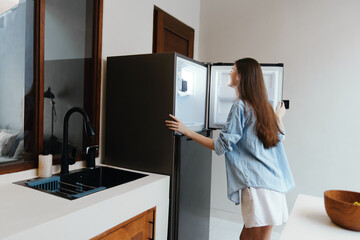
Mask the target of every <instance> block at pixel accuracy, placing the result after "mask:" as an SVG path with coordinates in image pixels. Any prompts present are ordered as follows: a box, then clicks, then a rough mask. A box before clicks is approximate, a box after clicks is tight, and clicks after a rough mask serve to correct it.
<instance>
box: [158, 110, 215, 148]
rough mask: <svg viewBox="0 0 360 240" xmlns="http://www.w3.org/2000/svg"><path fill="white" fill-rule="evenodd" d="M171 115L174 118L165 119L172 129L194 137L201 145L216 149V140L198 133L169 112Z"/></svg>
mask: <svg viewBox="0 0 360 240" xmlns="http://www.w3.org/2000/svg"><path fill="white" fill-rule="evenodd" d="M169 116H170V117H171V118H172V119H173V120H174V121H172V120H165V123H166V126H167V127H168V128H169V129H170V130H174V131H177V132H179V133H181V134H184V135H185V136H187V137H189V138H191V139H193V140H194V141H196V142H198V143H200V144H201V145H203V146H205V147H207V148H210V149H211V150H215V148H214V140H213V139H212V138H208V137H205V136H203V135H201V134H198V133H196V132H194V131H191V130H190V129H188V128H187V127H186V126H185V124H183V123H182V122H181V121H180V120H179V119H177V118H176V117H174V116H173V115H171V114H169Z"/></svg>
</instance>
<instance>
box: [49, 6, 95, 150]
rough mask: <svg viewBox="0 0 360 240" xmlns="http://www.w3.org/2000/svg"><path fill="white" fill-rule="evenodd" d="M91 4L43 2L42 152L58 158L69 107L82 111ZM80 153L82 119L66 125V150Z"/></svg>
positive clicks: (76, 117) (88, 61)
mask: <svg viewBox="0 0 360 240" xmlns="http://www.w3.org/2000/svg"><path fill="white" fill-rule="evenodd" d="M92 15H93V0H76V1H73V0H62V1H59V0H46V4H45V52H44V54H45V61H44V88H45V89H44V135H43V139H44V146H43V152H44V153H45V154H46V153H51V154H53V155H57V154H61V150H62V138H63V121H64V116H65V114H66V112H67V111H68V110H69V109H70V108H72V107H80V108H84V97H85V96H84V93H85V92H86V81H85V80H87V81H89V74H90V73H89V72H90V71H91V69H90V64H91V57H92V23H93V17H92ZM74 147H75V148H76V149H77V150H78V151H81V150H83V119H82V116H81V115H80V114H74V115H72V116H71V118H70V124H69V150H70V151H71V149H73V148H74Z"/></svg>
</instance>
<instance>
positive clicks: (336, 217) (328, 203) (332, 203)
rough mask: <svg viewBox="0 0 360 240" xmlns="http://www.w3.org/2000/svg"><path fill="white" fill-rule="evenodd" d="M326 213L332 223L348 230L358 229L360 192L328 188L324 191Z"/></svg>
mask: <svg viewBox="0 0 360 240" xmlns="http://www.w3.org/2000/svg"><path fill="white" fill-rule="evenodd" d="M324 201H325V209H326V213H327V215H328V216H329V218H330V219H331V221H332V222H333V223H335V224H336V225H339V226H340V227H344V228H347V229H350V230H355V231H360V206H357V205H354V202H360V193H358V192H350V191H342V190H329V191H326V192H324Z"/></svg>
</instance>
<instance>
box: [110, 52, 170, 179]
mask: <svg viewBox="0 0 360 240" xmlns="http://www.w3.org/2000/svg"><path fill="white" fill-rule="evenodd" d="M174 59H175V55H174V54H145V55H133V56H119V57H108V58H107V77H106V107H105V111H106V117H105V159H104V163H106V164H109V165H114V166H119V167H123V168H128V169H134V170H139V171H145V172H152V173H160V174H167V175H171V171H172V165H173V144H172V143H173V140H172V139H173V136H172V131H170V130H169V129H167V127H166V126H165V120H166V119H168V118H169V115H168V114H169V113H173V111H174V106H173V102H174V97H173V92H174V77H175V62H174Z"/></svg>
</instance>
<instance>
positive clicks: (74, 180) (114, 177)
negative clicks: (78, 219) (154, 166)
mask: <svg viewBox="0 0 360 240" xmlns="http://www.w3.org/2000/svg"><path fill="white" fill-rule="evenodd" d="M145 176H147V175H145V174H141V173H135V172H129V171H125V170H121V169H116V168H111V167H95V168H92V169H88V168H83V169H79V170H75V171H71V172H70V173H69V174H64V175H60V174H57V175H54V176H52V177H50V178H35V179H29V180H24V181H19V182H15V184H19V185H22V186H27V187H31V188H34V189H37V190H40V191H43V192H46V193H49V194H53V195H56V196H59V197H63V198H67V199H70V200H73V199H77V198H80V197H84V196H86V195H89V194H92V193H95V192H99V191H101V190H104V189H107V188H111V187H115V186H118V185H121V184H124V183H128V182H131V181H134V180H136V179H139V178H142V177H145Z"/></svg>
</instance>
